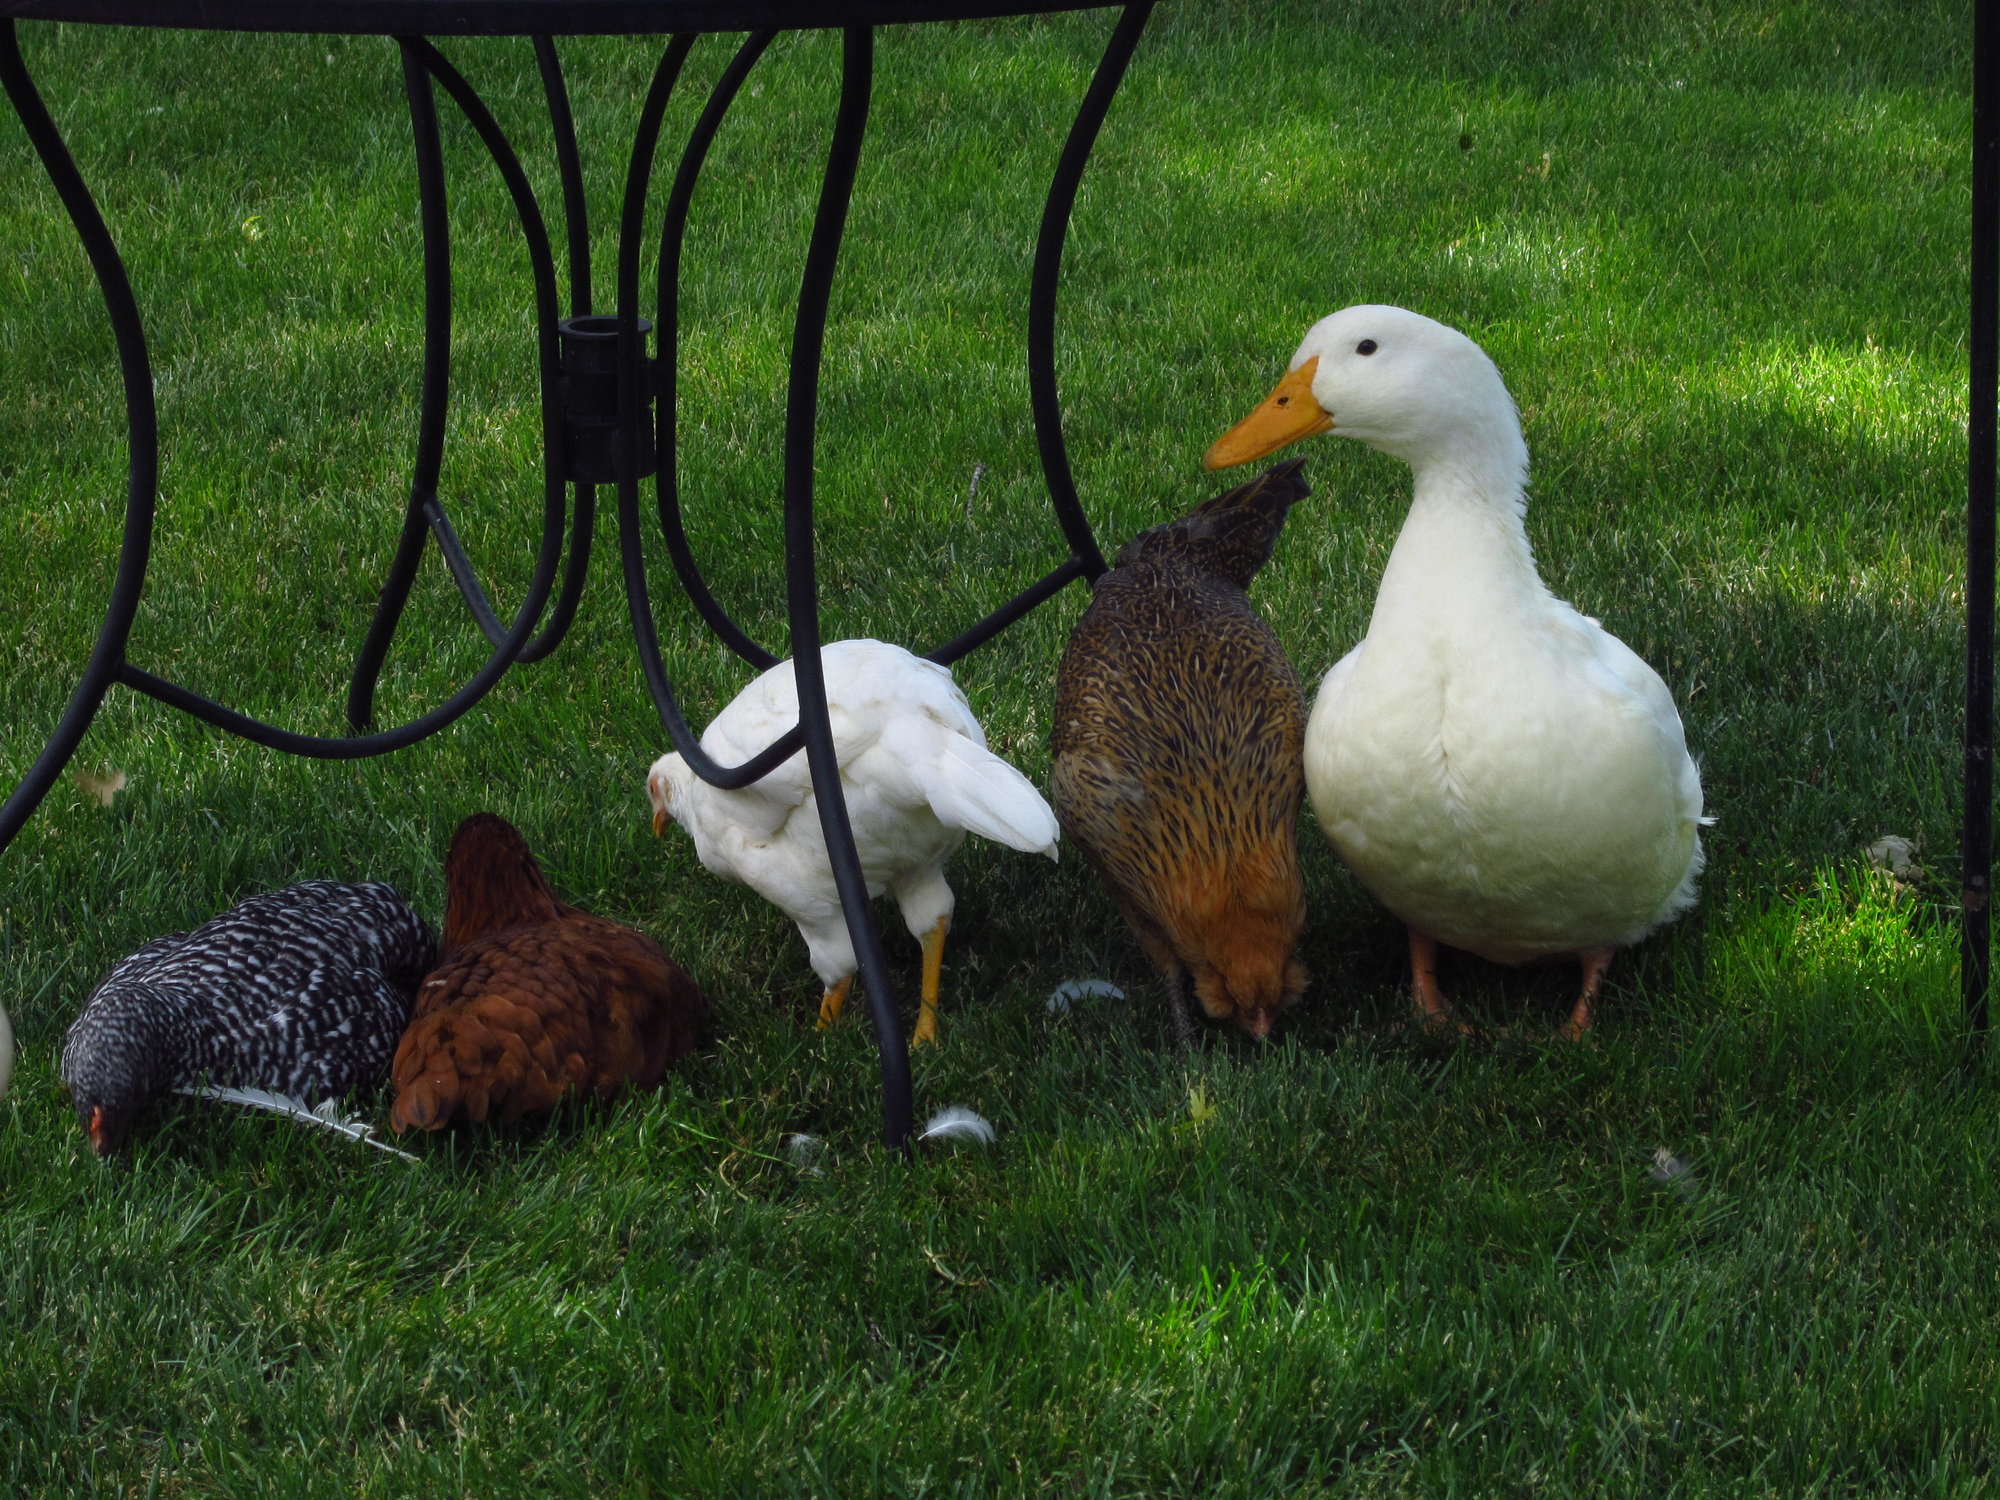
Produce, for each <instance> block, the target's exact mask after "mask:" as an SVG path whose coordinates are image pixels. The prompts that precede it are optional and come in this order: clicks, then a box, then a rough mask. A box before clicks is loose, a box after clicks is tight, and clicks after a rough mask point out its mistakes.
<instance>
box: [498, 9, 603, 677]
mask: <svg viewBox="0 0 2000 1500" xmlns="http://www.w3.org/2000/svg"><path fill="white" fill-rule="evenodd" d="M534 44H535V65H536V67H537V68H539V69H540V70H541V75H542V96H543V98H544V99H545V100H546V101H547V103H548V107H549V127H550V129H551V130H552V131H553V132H554V134H555V142H556V170H557V171H558V172H560V173H561V174H562V199H563V226H564V228H565V230H566V231H567V235H566V238H567V239H568V241H569V313H570V316H571V317H573V318H579V317H583V316H585V315H586V314H588V313H589V311H590V206H589V203H588V201H587V200H586V198H585V196H584V191H583V159H582V157H581V156H580V155H579V153H578V152H577V148H576V117H575V115H573V114H572V113H571V112H570V107H569V89H568V87H567V86H565V84H564V83H563V73H562V60H561V59H560V58H559V57H558V56H557V55H556V44H555V39H554V38H553V37H546V36H538V37H536V38H535V39H534ZM572 489H573V492H574V494H575V497H576V498H575V501H574V503H573V505H572V507H571V512H570V526H569V562H568V565H567V566H566V567H565V568H564V569H563V581H562V589H561V591H560V592H559V593H558V594H557V595H556V602H555V604H554V606H553V607H552V608H551V609H550V610H549V620H548V624H546V625H545V626H543V627H542V633H541V634H540V635H538V636H536V637H535V638H534V639H533V640H531V641H529V642H528V644H527V645H525V646H523V647H522V648H521V654H520V655H519V656H517V657H515V658H514V660H515V661H517V662H519V663H521V664H522V665H523V666H526V665H529V664H531V663H533V662H538V661H540V660H542V659H543V658H544V657H546V656H547V655H548V654H549V653H550V652H552V651H554V650H555V649H556V647H558V646H560V645H561V644H562V642H563V637H564V636H566V635H568V634H569V628H570V626H571V625H572V624H573V623H574V622H575V620H576V611H577V606H578V605H579V604H581V603H582V602H583V589H584V585H585V584H586V583H588V582H589V580H590V548H591V543H592V541H593V539H594V537H595V535H596V530H597V486H596V485H594V484H583V483H578V484H576V485H574V486H573V487H572Z"/></svg>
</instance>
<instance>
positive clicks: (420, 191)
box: [347, 51, 491, 731]
mask: <svg viewBox="0 0 2000 1500" xmlns="http://www.w3.org/2000/svg"><path fill="white" fill-rule="evenodd" d="M402 59H403V94H404V97H405V98H407V99H408V100H409V104H410V137H411V141H412V143H413V145H414V146H415V149H416V156H417V218H418V222H419V223H420V224H421V225H422V226H423V237H424V369H423V378H422V384H421V386H420V387H419V389H420V391H421V395H420V397H419V405H418V414H417V459H416V465H415V467H414V468H413V469H412V470H411V473H410V500H409V506H408V508H407V510H406V511H405V512H404V515H403V534H402V536H401V537H400V538H398V540H397V542H396V555H395V557H394V559H393V560H392V561H391V562H390V564H389V576H388V577H387V578H386V579H384V580H383V582H382V592H381V594H380V596H379V597H378V598H377V600H376V603H375V616H374V618H373V619H372V620H370V621H369V622H368V634H367V635H366V636H365V637H363V639H362V642H361V651H360V654H359V655H357V656H356V657H355V659H354V675H353V677H352V678H351V679H350V680H349V682H348V685H347V722H348V723H349V724H351V725H352V726H353V727H354V728H355V730H356V731H361V730H365V729H367V728H368V726H369V725H370V724H371V723H373V722H374V719H375V685H376V683H377V682H379V681H380V680H381V676H382V664H383V663H384V662H385V661H387V660H388V658H389V644H390V642H391V641H393V640H394V639H395V637H396V627H397V626H398V625H400V624H401V623H402V620H403V609H404V607H405V606H406V605H407V604H408V603H409V600H410V589H411V588H412V587H413V586H414V585H415V583H416V581H417V569H418V568H419V567H421V566H422V565H423V560H424V541H425V538H426V537H428V536H429V535H430V532H431V525H430V519H429V516H428V515H427V513H426V506H425V502H426V501H434V500H436V498H437V482H438V471H439V469H440V468H441V467H442V466H443V463H444V424H445V417H446V415H447V409H448V408H449V406H450V403H451V215H450V213H449V211H448V210H449V201H448V199H447V198H446V194H445V179H444V148H443V146H442V144H441V143H440V141H439V137H438V117H437V98H436V96H435V95H434V94H433V93H432V91H431V75H430V74H429V73H427V72H425V71H424V68H423V65H422V64H421V63H419V62H418V61H417V59H416V58H415V57H413V56H412V55H411V54H410V53H409V52H407V51H405V52H404V53H403V54H402ZM483 623H484V622H482V624H483ZM488 639H489V640H491V632H490V631H489V632H488Z"/></svg>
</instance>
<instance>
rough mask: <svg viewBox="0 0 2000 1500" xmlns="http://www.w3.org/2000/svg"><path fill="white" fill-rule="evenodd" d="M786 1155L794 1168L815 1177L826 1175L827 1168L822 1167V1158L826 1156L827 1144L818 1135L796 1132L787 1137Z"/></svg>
mask: <svg viewBox="0 0 2000 1500" xmlns="http://www.w3.org/2000/svg"><path fill="white" fill-rule="evenodd" d="M784 1144H785V1155H786V1157H788V1158H789V1159H790V1161H791V1163H792V1165H793V1166H795V1167H797V1168H798V1169H799V1170H800V1171H801V1172H805V1173H808V1174H810V1175H811V1176H814V1177H823V1176H825V1175H826V1168H824V1167H822V1166H821V1165H820V1158H821V1157H823V1156H825V1155H826V1142H825V1141H823V1140H821V1139H820V1138H819V1137H818V1136H816V1135H807V1134H806V1133H805V1132H804V1131H796V1132H794V1133H793V1134H791V1135H788V1136H786V1137H785V1143H784Z"/></svg>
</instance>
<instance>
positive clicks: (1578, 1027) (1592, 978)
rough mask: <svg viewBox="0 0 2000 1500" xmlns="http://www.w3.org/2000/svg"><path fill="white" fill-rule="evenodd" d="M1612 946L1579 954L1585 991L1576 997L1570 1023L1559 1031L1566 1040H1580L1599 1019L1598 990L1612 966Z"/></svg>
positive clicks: (1570, 1014) (1587, 949)
mask: <svg viewBox="0 0 2000 1500" xmlns="http://www.w3.org/2000/svg"><path fill="white" fill-rule="evenodd" d="M1615 951H1616V950H1614V949H1611V948H1586V949H1585V950H1584V951H1583V952H1581V953H1579V954H1577V959H1578V960H1579V961H1580V962H1581V963H1582V964H1583V992H1582V993H1581V994H1579V995H1578V996H1577V997H1576V1009H1575V1010H1573V1011H1571V1012H1570V1013H1569V1023H1568V1024H1567V1025H1566V1026H1564V1027H1563V1029H1562V1030H1561V1031H1560V1032H1558V1033H1557V1035H1559V1036H1561V1037H1562V1039H1563V1040H1564V1041H1566V1042H1580V1041H1582V1040H1583V1038H1584V1033H1585V1032H1587V1031H1589V1030H1590V1023H1591V1022H1592V1021H1594V1020H1596V1019H1597V991H1598V990H1599V988H1600V987H1602V985H1603V983H1604V971H1605V970H1606V969H1608V968H1610V967H1611V955H1612V953H1613V952H1615Z"/></svg>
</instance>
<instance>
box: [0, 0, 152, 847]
mask: <svg viewBox="0 0 2000 1500" xmlns="http://www.w3.org/2000/svg"><path fill="white" fill-rule="evenodd" d="M0 86H4V87H5V89H6V91H7V97H8V98H9V99H10V100H11V101H12V102H13V105H14V112H15V113H16V114H17V115H19V116H20V118H21V125H22V128H23V129H25V130H26V131H27V133H28V140H29V142H30V143H31V144H32V145H33V146H34V148H35V154H36V155H37V156H38V157H40V158H41V161H42V169H43V170H44V171H45V172H47V173H48V174H49V181H50V183H51V184H52V185H53V186H54V187H55V190H56V196H57V197H58V198H60V199H61V200H62V205H63V209H64V211H65V212H67V213H68V214H69V220H70V223H71V224H72V225H73V226H75V229H76V233H77V237H78V238H79V239H80V240H82V241H83V250H84V254H85V255H87V256H88V257H89V258H90V268H91V270H92V271H93V272H95V273H96V276H97V285H98V290H99V292H100V293H101V295H102V296H103V298H104V310H105V312H106V314H107V315H108V316H109V317H110V319H111V333H112V337H113V338H114V339H115V340H116V341H117V344H118V366H119V373H120V375H121V376H122V377H123V380H124V386H125V436H126V449H127V461H126V478H125V528H124V536H123V539H122V540H121V541H120V543H119V547H118V570H117V572H116V573H115V574H114V575H113V576H112V580H111V599H110V602H109V603H108V604H107V605H106V606H105V611H104V623H103V624H102V625H100V626H99V627H98V631H97V642H96V644H95V645H94V646H92V647H91V651H90V657H89V660H88V661H86V662H85V664H84V668H83V676H82V678H81V679H80V680H79V681H78V683H77V685H76V689H75V691H74V692H72V693H71V694H70V700H69V704H68V706H67V707H66V708H65V709H64V710H63V715H62V718H61V719H60V720H59V721H57V724H56V730H55V733H54V734H53V735H51V736H50V737H49V742H48V744H46V745H44V746H43V747H42V753H41V754H40V755H39V756H37V757H36V759H35V763H34V765H32V766H30V767H29V768H28V774H27V775H26V776H24V777H22V778H21V782H20V785H18V786H17V787H15V788H14V792H13V795H11V796H10V797H8V799H7V801H6V804H5V805H4V806H0V849H4V848H6V847H7V845H8V844H9V843H11V842H12V841H13V838H14V835H15V834H17V833H19V832H20V831H21V825H22V824H24V823H26V822H27V821H28V818H29V817H30V816H31V815H32V814H33V813H34V811H35V809H36V808H37V807H39V806H40V805H41V801H42V798H43V797H45V796H47V795H48V791H49V788H50V787H51V786H53V785H55V781H56V778H57V777H58V776H60V775H61V774H62V771H63V767H64V766H66V765H68V764H69V758H70V757H71V756H72V755H74V754H75V753H76V747H77V746H78V745H79V744H80V743H82V740H83V736H84V733H85V731H87V730H88V729H89V728H90V721H91V720H92V719H94V718H95V717H96V716H97V709H98V706H99V705H100V704H101V703H102V702H103V701H104V694H105V692H106V691H107V690H108V689H109V688H110V686H111V684H112V683H113V682H114V681H116V680H117V675H118V668H119V666H120V664H121V663H122V662H123V661H124V659H125V643H126V641H127V640H128V639H129V638H130V636H131V633H132V621H133V618H134V617H135V616H136V615H137V614H138V611H139V595H140V591H141V590H142V589H143V588H144V586H145V581H146V560H147V558H148V556H149V555H150V553H151V551H152V543H153V509H154V502H155V500H156V498H157V496H158V494H159V464H160V437H159V422H158V416H157V413H156V411H155V409H154V405H153V367H152V362H151V361H150V360H149V359H148V357H147V354H146V329H145V325H144V324H143V323H142V322H141V321H140V318H139V304H138V302H137V300H136V299H135V298H134V297H133V295H132V283H131V282H130V281H129V280H127V279H126V276H125V264H124V262H123V261H122V260H120V259H119V256H118V247H117V246H116V245H115V244H113V243H112V239H111V231H110V230H109V229H107V228H106V227H105V224H104V216H103V215H102V214H100V213H99V212H98V210H97V204H96V203H95V202H94V201H92V199H91V196H90V190H89V189H88V188H86V187H85V186H84V183H83V176H82V174H81V173H80V172H78V171H77V169H76V163H75V162H74V161H73V160H71V158H70V154H69V148H68V147H66V146H65V145H64V144H63V139H62V134H61V132H60V131H58V130H57V129H56V124H55V121H54V120H53V119H51V118H50V116H49V112H48V108H47V106H46V105H44V104H43V103H42V96H41V94H40V93H39V92H38V91H37V90H36V88H35V83H34V79H33V78H32V77H30V76H29V73H28V65H27V63H26V61H25V60H24V59H23V58H22V56H21V44H20V40H19V38H18V37H16V35H15V34H14V22H13V20H12V19H11V18H5V19H0Z"/></svg>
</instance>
